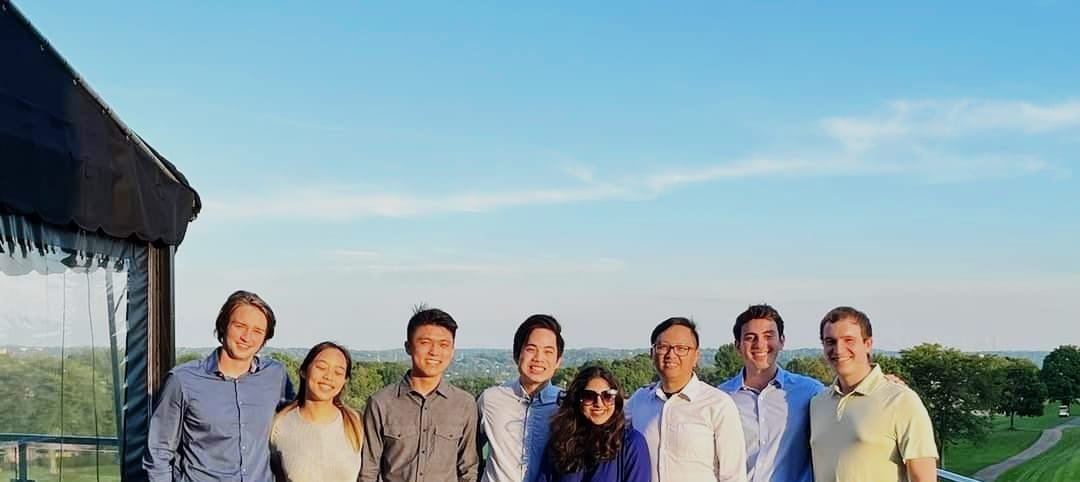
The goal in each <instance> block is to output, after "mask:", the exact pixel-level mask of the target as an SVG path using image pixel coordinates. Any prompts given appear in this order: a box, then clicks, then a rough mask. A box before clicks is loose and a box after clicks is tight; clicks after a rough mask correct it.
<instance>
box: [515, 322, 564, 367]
mask: <svg viewBox="0 0 1080 482" xmlns="http://www.w3.org/2000/svg"><path fill="white" fill-rule="evenodd" d="M541 328H542V329H545V330H551V331H552V332H554V333H555V346H556V347H557V348H558V350H559V358H562V354H563V349H564V348H566V341H565V340H563V337H562V325H560V324H559V321H558V320H556V319H555V317H554V316H551V315H541V314H537V315H532V316H530V317H528V318H525V321H524V322H522V323H521V325H520V326H518V329H517V331H516V332H514V361H517V359H518V357H519V356H521V348H522V347H524V346H525V342H526V341H528V340H529V336H530V335H532V332H533V330H536V329H541Z"/></svg>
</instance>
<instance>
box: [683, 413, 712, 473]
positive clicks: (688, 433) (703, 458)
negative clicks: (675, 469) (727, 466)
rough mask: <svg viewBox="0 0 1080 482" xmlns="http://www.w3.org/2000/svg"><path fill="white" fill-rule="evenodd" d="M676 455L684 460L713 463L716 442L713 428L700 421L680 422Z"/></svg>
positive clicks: (709, 464)
mask: <svg viewBox="0 0 1080 482" xmlns="http://www.w3.org/2000/svg"><path fill="white" fill-rule="evenodd" d="M676 433H677V434H678V438H677V442H678V443H677V444H676V451H675V457H676V458H677V459H679V460H681V461H684V462H695V463H699V464H705V465H707V466H709V467H711V466H712V465H713V461H714V459H715V457H716V442H715V436H716V434H714V433H713V431H712V429H711V428H709V426H707V425H703V424H700V423H683V424H679V428H678V430H677V431H676Z"/></svg>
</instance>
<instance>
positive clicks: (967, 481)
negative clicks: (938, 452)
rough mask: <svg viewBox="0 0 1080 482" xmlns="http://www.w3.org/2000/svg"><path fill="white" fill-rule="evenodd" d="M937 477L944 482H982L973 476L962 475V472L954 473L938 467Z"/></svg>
mask: <svg viewBox="0 0 1080 482" xmlns="http://www.w3.org/2000/svg"><path fill="white" fill-rule="evenodd" d="M937 478H938V480H940V481H943V482H945V481H947V482H981V481H980V480H978V479H973V478H971V477H965V476H963V475H960V474H954V473H952V472H949V471H948V470H945V469H938V471H937Z"/></svg>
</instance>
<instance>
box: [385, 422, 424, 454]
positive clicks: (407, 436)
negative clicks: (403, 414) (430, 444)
mask: <svg viewBox="0 0 1080 482" xmlns="http://www.w3.org/2000/svg"><path fill="white" fill-rule="evenodd" d="M382 436H383V443H384V444H386V448H387V449H391V448H392V449H397V450H407V449H408V447H409V446H410V445H411V446H412V447H414V449H415V447H416V445H415V443H416V427H414V426H412V425H408V424H402V425H384V426H383V430H382Z"/></svg>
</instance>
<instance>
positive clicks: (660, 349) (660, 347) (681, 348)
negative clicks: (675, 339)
mask: <svg viewBox="0 0 1080 482" xmlns="http://www.w3.org/2000/svg"><path fill="white" fill-rule="evenodd" d="M652 349H653V351H654V352H655V353H656V354H657V355H660V356H663V355H667V353H668V352H669V351H672V350H674V351H675V355H676V356H686V355H689V354H690V350H693V349H694V347H692V346H690V345H668V344H667V343H660V344H656V345H653V347H652Z"/></svg>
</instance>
